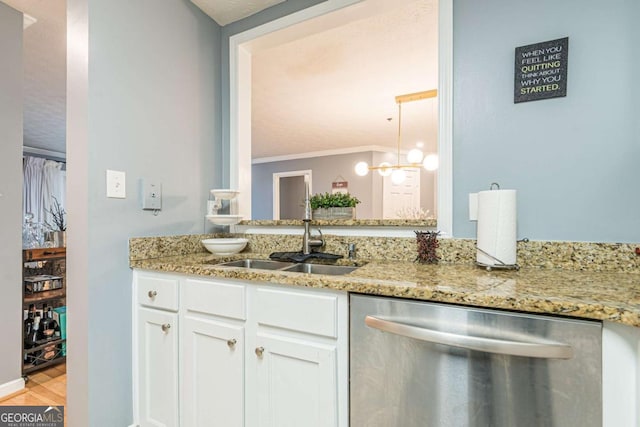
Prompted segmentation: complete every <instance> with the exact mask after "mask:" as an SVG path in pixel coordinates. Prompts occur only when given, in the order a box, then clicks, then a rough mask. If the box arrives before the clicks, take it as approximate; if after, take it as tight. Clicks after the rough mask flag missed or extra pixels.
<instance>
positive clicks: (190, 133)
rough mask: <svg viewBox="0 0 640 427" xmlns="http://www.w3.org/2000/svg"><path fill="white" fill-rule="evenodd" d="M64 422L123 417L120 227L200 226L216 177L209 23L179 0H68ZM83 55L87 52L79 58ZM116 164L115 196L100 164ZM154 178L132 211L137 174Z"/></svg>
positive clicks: (123, 251)
mask: <svg viewBox="0 0 640 427" xmlns="http://www.w3.org/2000/svg"><path fill="white" fill-rule="evenodd" d="M68 8H69V16H68V23H69V24H68V25H69V49H68V50H69V63H68V73H69V75H68V89H67V90H68V123H67V127H68V147H67V154H68V182H69V193H68V210H69V230H68V233H69V237H68V246H69V248H68V249H69V263H68V275H69V301H68V306H69V318H68V321H69V365H70V366H69V380H68V381H69V382H68V399H69V425H70V426H71V427H80V426H82V427H84V426H92V427H93V426H97V427H101V426H104V427H112V426H127V425H129V424H131V423H132V421H133V418H132V390H131V387H132V372H131V329H132V328H131V304H132V299H131V271H130V269H129V267H128V246H127V242H128V239H129V238H130V237H134V236H154V235H172V234H189V233H201V232H203V227H204V214H205V205H206V199H207V197H208V190H209V189H210V188H213V187H214V186H215V185H216V184H217V183H218V182H219V179H220V176H221V173H220V171H219V170H218V169H217V168H215V166H214V165H216V164H220V160H219V147H220V137H219V117H220V111H219V110H220V109H219V102H218V100H219V99H220V95H219V93H218V91H219V75H218V74H219V64H218V61H219V58H220V28H219V27H218V25H217V24H215V23H214V21H212V20H211V19H210V18H208V17H206V16H205V15H204V14H203V13H202V12H201V11H200V10H199V9H197V8H196V7H195V6H194V5H193V4H192V3H191V2H189V1H187V0H172V1H168V2H165V1H163V2H158V1H156V0H137V1H129V0H111V1H100V0H68ZM87 53H88V57H87ZM106 169H113V170H118V171H124V172H126V174H127V175H126V193H127V197H126V199H108V198H106V196H105V171H106ZM140 178H145V179H152V180H155V181H156V182H158V183H161V184H162V190H163V200H162V211H161V212H160V213H159V215H158V216H154V215H153V214H152V213H151V212H148V211H142V210H141V209H140V208H139V201H138V180H139V179H140Z"/></svg>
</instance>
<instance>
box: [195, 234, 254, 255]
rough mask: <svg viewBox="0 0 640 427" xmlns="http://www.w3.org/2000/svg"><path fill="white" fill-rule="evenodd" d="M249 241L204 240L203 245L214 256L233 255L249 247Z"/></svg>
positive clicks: (228, 239) (227, 239)
mask: <svg viewBox="0 0 640 427" xmlns="http://www.w3.org/2000/svg"><path fill="white" fill-rule="evenodd" d="M248 241H249V240H247V239H241V238H225V237H220V238H216V239H204V240H203V241H202V244H203V245H204V247H205V248H207V250H208V251H209V252H211V253H212V254H216V255H233V254H237V253H238V252H240V251H241V250H243V249H244V248H245V246H247V242H248Z"/></svg>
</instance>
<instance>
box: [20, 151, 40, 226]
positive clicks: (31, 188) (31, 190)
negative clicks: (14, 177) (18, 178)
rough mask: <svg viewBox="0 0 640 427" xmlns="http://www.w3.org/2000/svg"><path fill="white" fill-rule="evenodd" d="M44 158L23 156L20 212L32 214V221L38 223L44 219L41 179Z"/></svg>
mask: <svg viewBox="0 0 640 427" xmlns="http://www.w3.org/2000/svg"><path fill="white" fill-rule="evenodd" d="M45 162H46V160H45V159H41V158H39V157H30V156H27V157H25V158H24V162H23V165H24V188H23V197H22V205H23V207H24V209H23V211H22V213H23V214H27V213H31V214H33V222H34V223H40V222H42V220H43V219H44V209H43V208H44V207H43V194H42V179H43V175H44V163H45Z"/></svg>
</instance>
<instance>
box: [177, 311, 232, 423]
mask: <svg viewBox="0 0 640 427" xmlns="http://www.w3.org/2000/svg"><path fill="white" fill-rule="evenodd" d="M182 337H183V338H182V339H183V344H182V345H183V353H182V355H183V359H182V368H183V371H182V372H183V383H182V392H183V395H182V398H181V402H182V405H183V406H182V421H183V422H182V426H183V427H207V426H215V427H218V426H219V427H235V426H237V427H242V426H243V425H244V327H242V326H236V325H228V324H224V323H219V322H214V321H208V320H202V319H197V318H193V317H189V316H187V317H185V318H184V319H183V330H182Z"/></svg>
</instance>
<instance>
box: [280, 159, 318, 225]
mask: <svg viewBox="0 0 640 427" xmlns="http://www.w3.org/2000/svg"><path fill="white" fill-rule="evenodd" d="M305 181H308V182H309V193H311V170H300V171H288V172H277V173H274V174H273V218H274V219H278V220H282V219H302V218H304V197H305Z"/></svg>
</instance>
